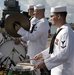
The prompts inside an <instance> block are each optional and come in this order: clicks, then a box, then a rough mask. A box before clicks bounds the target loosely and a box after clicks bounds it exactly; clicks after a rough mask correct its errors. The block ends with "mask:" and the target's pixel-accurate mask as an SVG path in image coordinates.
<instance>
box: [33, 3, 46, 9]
mask: <svg viewBox="0 0 74 75" xmlns="http://www.w3.org/2000/svg"><path fill="white" fill-rule="evenodd" d="M35 9H45V5H43V4H37V5H36V6H34V10H35Z"/></svg>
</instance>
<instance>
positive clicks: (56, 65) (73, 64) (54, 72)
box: [34, 6, 74, 75]
mask: <svg viewBox="0 0 74 75" xmlns="http://www.w3.org/2000/svg"><path fill="white" fill-rule="evenodd" d="M66 16H67V7H66V6H55V7H52V8H51V15H50V18H51V22H52V24H53V25H56V26H57V30H56V35H55V36H54V39H53V38H52V39H53V40H51V44H50V47H49V48H47V49H46V50H44V51H43V52H41V53H39V54H37V55H35V57H34V59H35V60H38V59H40V58H42V57H43V58H44V57H46V56H47V55H48V57H46V59H45V60H44V61H40V62H38V63H37V64H36V65H35V68H37V69H38V68H42V67H45V66H46V67H47V68H48V70H51V75H74V33H73V30H72V28H71V27H70V25H69V24H68V23H67V22H66Z"/></svg>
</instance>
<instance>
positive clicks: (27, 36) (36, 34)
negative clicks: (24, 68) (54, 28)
mask: <svg viewBox="0 0 74 75" xmlns="http://www.w3.org/2000/svg"><path fill="white" fill-rule="evenodd" d="M49 28H50V27H49V23H48V21H47V19H46V18H42V19H40V20H39V21H38V23H37V24H36V26H35V28H34V30H33V33H30V32H28V31H26V30H24V29H23V28H20V29H19V31H18V34H20V35H21V36H22V37H21V39H22V40H23V41H28V40H29V43H28V53H27V54H28V55H29V56H30V58H33V57H34V56H35V55H36V54H38V53H39V52H41V51H43V50H44V49H45V48H46V42H47V38H48V30H49Z"/></svg>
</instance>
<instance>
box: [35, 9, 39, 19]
mask: <svg viewBox="0 0 74 75" xmlns="http://www.w3.org/2000/svg"><path fill="white" fill-rule="evenodd" d="M34 15H35V17H36V18H38V15H39V12H38V10H37V9H36V10H34Z"/></svg>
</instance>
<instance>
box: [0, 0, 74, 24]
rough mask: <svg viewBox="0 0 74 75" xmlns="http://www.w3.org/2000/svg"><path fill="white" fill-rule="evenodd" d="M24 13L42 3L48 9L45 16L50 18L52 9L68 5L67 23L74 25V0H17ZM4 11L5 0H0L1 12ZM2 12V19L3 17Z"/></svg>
mask: <svg viewBox="0 0 74 75" xmlns="http://www.w3.org/2000/svg"><path fill="white" fill-rule="evenodd" d="M17 1H19V5H20V8H21V10H22V11H27V9H28V6H29V5H30V4H34V5H36V4H38V3H42V4H44V5H45V7H46V12H45V16H46V17H49V16H50V8H51V7H52V6H56V5H66V6H67V9H68V15H67V22H73V23H74V0H17ZM2 9H4V0H0V10H1V11H2ZM1 11H0V18H1V16H2V14H1Z"/></svg>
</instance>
